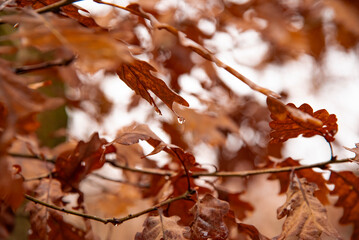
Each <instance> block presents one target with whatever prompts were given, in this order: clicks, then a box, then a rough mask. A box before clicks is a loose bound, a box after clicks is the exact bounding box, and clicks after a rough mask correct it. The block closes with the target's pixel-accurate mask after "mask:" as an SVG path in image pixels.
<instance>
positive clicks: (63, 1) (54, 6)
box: [35, 0, 82, 13]
mask: <svg viewBox="0 0 359 240" xmlns="http://www.w3.org/2000/svg"><path fill="white" fill-rule="evenodd" d="M79 1H82V0H61V1H58V2H55V3H53V4H50V5H47V6H45V7H42V8H38V9H36V10H35V12H37V13H45V12H51V11H55V10H58V9H59V8H60V7H63V6H66V5H69V4H72V3H74V2H79Z"/></svg>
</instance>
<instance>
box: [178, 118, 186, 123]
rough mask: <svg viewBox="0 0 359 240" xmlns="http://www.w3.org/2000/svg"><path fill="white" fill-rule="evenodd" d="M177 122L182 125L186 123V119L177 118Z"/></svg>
mask: <svg viewBox="0 0 359 240" xmlns="http://www.w3.org/2000/svg"><path fill="white" fill-rule="evenodd" d="M177 121H178V123H179V124H183V123H184V122H185V121H186V119H185V118H184V117H177Z"/></svg>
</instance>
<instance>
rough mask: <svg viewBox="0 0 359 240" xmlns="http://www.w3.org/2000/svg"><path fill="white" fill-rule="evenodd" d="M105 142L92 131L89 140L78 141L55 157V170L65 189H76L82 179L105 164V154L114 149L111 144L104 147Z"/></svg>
mask: <svg viewBox="0 0 359 240" xmlns="http://www.w3.org/2000/svg"><path fill="white" fill-rule="evenodd" d="M106 144H107V141H106V140H105V139H100V138H99V135H98V133H94V134H93V135H92V136H91V139H90V141H89V142H83V141H80V142H79V143H78V144H77V146H76V148H75V149H74V150H70V151H65V152H63V153H62V154H60V155H59V156H58V157H57V159H56V164H55V171H56V174H57V178H58V179H59V180H60V181H61V182H62V184H63V189H64V190H65V191H70V190H72V189H73V188H74V189H78V186H79V184H80V182H81V180H82V179H84V178H85V177H86V176H87V175H88V174H89V173H91V172H92V171H94V170H96V169H99V168H101V167H102V166H103V165H104V164H105V159H104V157H105V154H107V153H112V152H115V151H116V150H115V148H114V147H113V146H111V145H110V146H106V147H104V146H105V145H106Z"/></svg>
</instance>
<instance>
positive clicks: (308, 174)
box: [268, 158, 329, 205]
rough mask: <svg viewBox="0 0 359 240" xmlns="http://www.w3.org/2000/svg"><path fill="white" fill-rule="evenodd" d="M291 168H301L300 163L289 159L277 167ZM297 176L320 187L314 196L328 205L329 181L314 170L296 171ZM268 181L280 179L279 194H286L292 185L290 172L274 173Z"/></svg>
mask: <svg viewBox="0 0 359 240" xmlns="http://www.w3.org/2000/svg"><path fill="white" fill-rule="evenodd" d="M291 166H293V167H294V166H300V164H299V162H298V161H296V160H294V159H292V158H287V159H285V160H284V161H283V162H280V163H278V164H276V167H278V168H281V167H291ZM296 174H297V176H298V177H299V178H305V179H307V181H309V182H312V183H315V184H316V185H317V186H318V189H317V190H316V191H315V192H314V196H316V197H317V198H318V199H319V200H320V202H321V203H322V204H324V205H325V204H328V203H329V200H328V194H329V189H328V187H327V185H326V183H327V181H326V180H325V179H324V178H323V174H322V173H319V172H315V171H313V169H310V168H308V169H300V170H296ZM268 179H270V180H275V179H278V180H279V182H280V192H279V194H282V193H285V192H287V190H288V186H289V183H290V173H289V172H281V173H273V174H271V175H270V176H269V177H268Z"/></svg>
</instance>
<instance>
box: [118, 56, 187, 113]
mask: <svg viewBox="0 0 359 240" xmlns="http://www.w3.org/2000/svg"><path fill="white" fill-rule="evenodd" d="M153 72H156V69H155V68H154V67H152V66H151V65H150V64H149V63H147V62H145V61H141V60H137V59H134V60H133V61H132V62H131V63H124V64H122V65H121V67H120V68H119V69H118V70H117V74H118V76H119V77H120V78H121V80H122V81H124V82H125V83H126V84H127V86H128V87H130V88H131V89H132V90H134V91H135V92H136V94H138V95H140V96H141V97H142V98H144V99H145V100H146V101H147V102H149V103H150V104H151V105H153V106H154V107H155V110H156V111H157V112H158V113H160V114H161V111H160V109H159V108H158V107H157V105H156V103H155V101H154V100H153V98H152V96H151V95H150V93H149V90H150V91H152V92H153V93H154V94H155V95H156V96H157V97H159V98H160V99H161V100H162V101H163V102H164V103H165V104H166V105H167V106H168V107H169V108H170V109H171V110H172V111H173V108H172V105H173V103H174V102H177V103H179V104H181V105H183V106H186V107H188V106H189V104H188V103H187V101H186V100H184V99H183V98H182V97H181V96H180V95H178V94H176V93H175V92H173V91H172V90H171V89H169V88H168V87H167V85H166V83H165V82H164V81H162V80H161V79H159V78H157V77H156V76H155V75H153Z"/></svg>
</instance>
